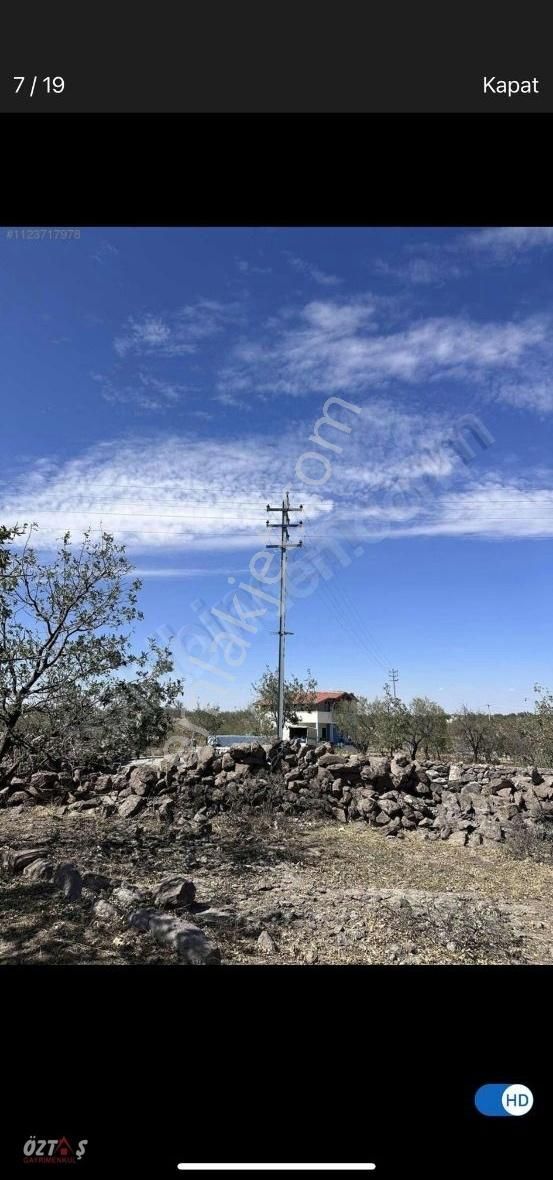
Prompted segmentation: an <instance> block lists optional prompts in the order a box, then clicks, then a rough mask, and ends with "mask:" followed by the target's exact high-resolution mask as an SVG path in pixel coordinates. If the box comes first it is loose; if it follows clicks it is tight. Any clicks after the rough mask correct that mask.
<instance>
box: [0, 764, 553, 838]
mask: <svg viewBox="0 0 553 1180" xmlns="http://www.w3.org/2000/svg"><path fill="white" fill-rule="evenodd" d="M46 804H49V805H51V806H54V808H55V810H56V812H57V814H59V815H65V814H72V813H74V812H82V811H86V810H90V809H95V810H96V811H97V813H98V814H99V815H100V816H102V817H109V816H119V817H121V818H128V819H134V818H135V817H139V816H141V815H146V814H150V815H155V816H157V817H158V818H159V820H160V822H162V823H169V824H171V823H177V824H180V825H185V826H186V827H187V828H188V829H189V830H190V832H191V833H193V832H194V830H196V829H197V830H201V827H202V825H203V824H205V823H206V822H207V821H208V819H209V818H210V817H212V816H214V815H217V814H218V813H219V812H224V811H248V812H255V811H256V810H259V809H263V810H265V811H271V810H272V811H275V812H279V813H281V814H285V815H302V814H303V815H310V816H313V817H325V816H326V817H329V818H333V819H335V820H338V821H339V822H341V823H346V822H353V821H357V822H364V823H368V824H371V825H374V826H375V827H378V828H380V829H381V830H382V832H383V834H384V835H386V836H394V837H400V838H401V837H402V836H403V835H404V834H405V832H409V831H415V830H418V831H420V832H421V834H424V835H425V836H426V837H427V838H428V839H443V840H445V839H449V840H451V841H452V842H454V843H456V844H468V845H471V846H472V845H476V844H480V843H482V842H486V843H487V842H493V843H498V842H500V841H502V840H504V839H505V836H506V835H507V834H508V831H509V826H510V825H513V824H516V825H518V826H519V827H520V825H521V824H522V825H526V826H534V827H535V825H537V824H538V825H539V824H543V823H544V822H545V821H546V820H547V819H549V818H550V817H551V816H553V773H549V772H545V771H544V772H540V771H538V770H536V769H535V768H520V769H516V768H513V767H512V766H510V767H508V768H505V767H501V766H490V765H483V764H478V765H458V764H449V763H446V762H428V761H422V762H412V761H411V760H410V758H409V757H408V756H407V755H403V754H400V755H397V756H396V757H394V758H393V759H392V760H389V759H386V758H380V757H375V756H374V755H372V754H371V755H368V754H350V755H346V754H340V753H338V752H337V751H336V750H334V749H333V747H332V746H331V745H330V743H329V742H322V743H321V744H320V745H319V746H317V747H316V748H315V749H313V748H311V747H309V748H308V747H302V746H301V745H300V744H299V742H294V741H292V742H285V743H283V744H282V746H278V744H273V745H237V746H232V747H231V748H230V749H229V750H228V751H225V752H224V753H222V754H219V753H218V752H217V751H216V750H214V749H213V747H211V746H200V747H199V748H195V749H187V750H185V751H183V752H182V753H181V755H180V756H178V757H177V756H175V755H171V756H169V757H166V758H158V759H151V760H141V761H139V762H135V763H130V764H129V765H128V766H126V767H122V768H121V769H119V770H118V772H117V773H114V774H112V775H106V774H102V775H88V776H83V777H81V776H80V775H79V773H78V772H76V773H75V775H63V774H59V775H58V774H56V773H55V772H50V771H42V772H39V773H37V774H33V775H32V776H30V778H27V779H20V778H14V779H12V782H11V783H10V784H9V785H8V786H7V787H4V788H3V790H2V791H0V806H5V807H10V808H13V807H18V808H22V809H23V808H26V807H29V806H33V805H39V806H40V805H42V806H44V805H46Z"/></svg>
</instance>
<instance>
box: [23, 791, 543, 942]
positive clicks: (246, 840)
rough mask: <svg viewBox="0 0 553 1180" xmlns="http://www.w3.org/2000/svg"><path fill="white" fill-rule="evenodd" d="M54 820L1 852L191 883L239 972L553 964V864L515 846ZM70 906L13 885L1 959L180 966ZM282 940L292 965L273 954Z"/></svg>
mask: <svg viewBox="0 0 553 1180" xmlns="http://www.w3.org/2000/svg"><path fill="white" fill-rule="evenodd" d="M140 827H142V828H143V829H144V830H143V833H142V834H140V832H139V834H138V836H137V835H136V830H137V829H136V824H133V823H128V822H124V821H114V820H103V821H99V820H98V821H97V820H96V819H95V818H93V817H91V816H88V815H87V814H86V813H81V814H80V815H79V816H72V817H70V816H65V817H63V818H62V819H54V818H53V817H52V815H51V813H49V811H48V809H47V808H40V809H39V808H34V809H30V810H29V811H28V812H26V813H23V814H22V815H20V816H11V815H10V813H9V811H4V812H3V813H2V814H1V815H0V844H4V843H5V844H8V843H9V844H13V845H16V846H19V847H23V846H25V845H27V846H29V845H31V844H35V843H36V842H37V841H42V840H45V841H48V842H49V845H50V856H51V858H52V859H53V860H55V861H60V860H73V861H75V862H76V864H77V865H78V866H79V868H81V870H83V871H86V870H89V869H94V870H96V871H98V872H102V873H105V874H106V875H107V876H108V877H110V879H111V880H112V882H113V883H114V884H118V883H120V882H121V881H126V882H132V883H134V884H137V885H140V886H143V887H145V888H152V887H153V886H154V885H156V884H157V883H158V882H159V881H161V880H162V879H163V877H165V876H169V875H175V874H177V873H179V874H183V875H185V876H187V877H189V878H192V879H193V880H194V882H195V885H196V889H197V899H196V904H195V906H194V907H193V908H192V913H191V915H190V916H191V917H193V920H194V921H196V922H197V923H198V925H200V926H203V927H205V928H206V930H207V929H208V928H209V930H210V932H211V933H212V934H213V937H214V938H215V939H216V941H217V942H218V943H219V945H220V947H221V951H222V955H223V962H226V963H238V962H240V963H266V962H269V963H298V962H300V963H301V962H306V961H307V962H319V963H367V964H375V963H467V964H468V963H521V962H533V963H538V962H551V961H552V959H553V906H552V904H551V898H552V896H553V864H544V863H540V862H538V861H536V860H535V859H532V858H528V857H527V858H525V859H515V858H514V857H513V856H510V855H509V854H508V852H507V851H506V849H505V848H503V847H497V848H495V847H492V846H483V847H481V848H460V847H458V846H454V845H451V844H449V843H448V842H447V841H425V840H423V839H421V837H420V836H418V835H416V834H413V835H409V836H407V837H406V838H405V839H404V840H393V839H387V838H385V837H384V836H383V835H382V834H381V833H380V832H378V831H376V830H375V829H372V828H368V827H366V826H364V825H363V824H349V825H343V826H339V825H336V824H327V823H316V822H313V821H312V822H308V821H304V820H298V819H289V818H284V817H279V818H278V819H275V818H274V817H271V818H267V817H262V816H260V817H256V818H255V819H251V820H249V819H243V818H242V819H238V818H234V817H232V816H222V817H219V818H218V819H217V820H216V821H214V824H213V829H214V830H213V835H212V836H211V837H207V838H206V839H202V840H188V841H185V842H183V843H177V842H174V840H173V839H172V838H171V833H167V832H164V831H163V830H160V828H159V827H156V826H155V825H154V824H151V825H149V824H148V822H147V821H145V822H143V823H141V825H140ZM83 899H84V901H83V903H78V904H75V905H70V904H69V903H67V902H66V901H65V900H64V899H63V897H61V896H60V895H59V894H55V893H54V892H53V891H52V889H51V888H50V887H49V886H47V885H38V884H32V883H31V882H27V881H26V880H24V879H22V878H16V879H12V880H9V879H8V880H0V962H4V963H5V962H14V961H15V962H56V963H64V962H88V963H89V962H103V963H132V962H154V963H168V962H172V961H173V960H172V958H171V956H170V955H168V954H166V953H164V952H161V951H160V949H159V948H158V947H156V945H155V944H154V943H153V942H151V941H150V939H149V936H147V935H146V936H143V935H138V934H135V933H134V932H132V931H130V930H129V929H128V926H127V923H126V921H125V919H124V918H121V919H117V920H116V921H115V922H114V923H111V924H110V923H102V922H99V921H98V920H96V919H95V918H94V915H93V914H92V904H93V900H94V899H93V898H92V897H90V896H89V897H88V898H87V897H86V896H85V894H84V893H83ZM262 930H268V931H269V932H270V934H271V937H272V939H273V940H274V943H275V945H276V948H277V949H276V952H275V953H274V954H272V955H265V954H264V953H263V952H262V951H261V950H260V948H259V947H258V944H257V939H258V936H259V934H260V932H261V931H262Z"/></svg>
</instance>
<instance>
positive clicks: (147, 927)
mask: <svg viewBox="0 0 553 1180" xmlns="http://www.w3.org/2000/svg"><path fill="white" fill-rule="evenodd" d="M129 923H130V925H131V926H133V927H134V928H135V930H139V931H141V932H142V933H145V932H148V933H149V934H151V935H152V936H153V938H155V940H156V942H159V943H160V944H161V945H162V946H167V947H170V948H171V950H174V951H175V952H176V954H177V956H178V958H179V959H180V961H181V962H182V963H186V964H188V965H189V966H207V965H215V964H219V963H220V962H221V954H220V951H219V948H218V947H217V946H216V945H215V943H213V942H212V941H211V939H210V938H208V937H207V936H206V935H205V934H204V932H203V930H200V928H199V926H195V925H194V923H193V922H187V921H185V920H184V919H183V918H177V917H174V916H173V915H172V914H163V913H161V914H160V912H159V910H156V909H152V908H145V909H141V910H136V911H135V912H134V913H133V914H131V916H130V918H129Z"/></svg>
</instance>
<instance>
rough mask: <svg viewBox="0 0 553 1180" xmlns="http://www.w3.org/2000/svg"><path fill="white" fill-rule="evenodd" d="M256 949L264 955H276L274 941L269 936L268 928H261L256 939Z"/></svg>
mask: <svg viewBox="0 0 553 1180" xmlns="http://www.w3.org/2000/svg"><path fill="white" fill-rule="evenodd" d="M257 947H258V950H260V951H261V952H262V954H264V955H276V950H277V948H276V943H275V942H274V941H273V939H272V938H271V935H270V934H269V931H268V930H262V931H261V934H260V935H259V938H258V940H257Z"/></svg>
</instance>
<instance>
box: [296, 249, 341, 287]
mask: <svg viewBox="0 0 553 1180" xmlns="http://www.w3.org/2000/svg"><path fill="white" fill-rule="evenodd" d="M284 254H285V257H286V259H287V261H288V265H289V266H291V267H292V270H295V271H297V273H298V274H302V275H306V276H307V278H308V279H312V280H313V282H314V283H318V284H319V286H320V287H338V286H339V285H340V283H341V282H342V279H340V278H338V276H337V275H331V274H328V273H327V272H326V271H324V270H321V268H320V267H319V266H316V265H314V264H313V263H312V262H307V261H306V260H305V258H298V256H297V255H295V254H292V253H291V252H290V251H289V250H285V251H284Z"/></svg>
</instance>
